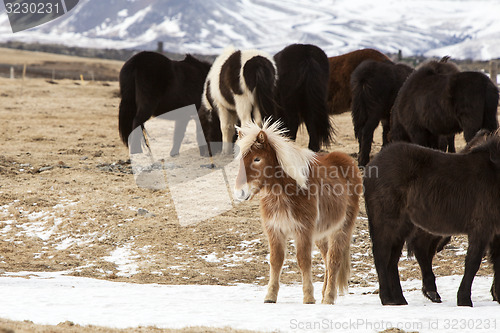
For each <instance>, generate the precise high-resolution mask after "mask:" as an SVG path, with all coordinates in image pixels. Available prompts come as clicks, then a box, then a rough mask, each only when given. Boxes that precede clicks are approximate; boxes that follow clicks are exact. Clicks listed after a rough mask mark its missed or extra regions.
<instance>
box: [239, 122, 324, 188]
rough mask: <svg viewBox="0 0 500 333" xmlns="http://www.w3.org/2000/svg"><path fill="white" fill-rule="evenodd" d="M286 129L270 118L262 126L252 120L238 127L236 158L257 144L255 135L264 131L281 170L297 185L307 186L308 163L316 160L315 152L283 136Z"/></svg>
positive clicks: (242, 155)
mask: <svg viewBox="0 0 500 333" xmlns="http://www.w3.org/2000/svg"><path fill="white" fill-rule="evenodd" d="M287 131H288V130H286V129H283V124H282V123H281V121H275V122H272V121H271V119H270V118H268V119H266V121H265V122H264V124H263V125H262V128H261V127H260V126H258V125H257V124H255V123H254V122H252V123H248V124H246V125H245V126H244V127H241V128H239V127H238V141H237V142H236V145H237V147H238V148H239V152H238V156H237V158H238V159H239V158H242V157H244V156H245V155H246V154H248V152H250V150H252V147H254V145H256V144H258V142H257V136H258V135H259V133H260V132H264V133H265V134H266V136H267V140H268V142H269V144H270V146H271V147H272V148H273V149H274V151H275V153H276V158H277V160H278V163H279V165H280V167H281V168H282V169H283V171H284V172H285V173H286V174H287V175H288V176H290V177H291V178H292V179H294V180H295V181H296V182H297V184H298V185H299V187H302V188H305V187H306V186H307V179H308V178H309V170H310V165H311V163H313V162H314V161H315V160H316V153H314V152H313V151H311V150H309V149H307V148H302V147H299V146H298V145H297V144H296V143H295V142H293V141H291V140H290V139H289V138H288V137H286V136H285V133H286V132H287Z"/></svg>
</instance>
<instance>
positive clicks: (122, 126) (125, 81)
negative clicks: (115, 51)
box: [118, 62, 137, 147]
mask: <svg viewBox="0 0 500 333" xmlns="http://www.w3.org/2000/svg"><path fill="white" fill-rule="evenodd" d="M134 72H135V71H134V66H133V64H132V63H130V62H127V63H126V64H125V65H124V66H123V68H122V69H121V71H120V94H121V97H122V99H121V101H120V111H119V113H118V130H119V132H120V137H121V139H122V141H123V143H124V144H125V145H126V146H127V147H128V137H129V135H130V133H132V130H133V128H132V126H133V122H134V117H135V115H136V112H137V105H136V101H135V73H134Z"/></svg>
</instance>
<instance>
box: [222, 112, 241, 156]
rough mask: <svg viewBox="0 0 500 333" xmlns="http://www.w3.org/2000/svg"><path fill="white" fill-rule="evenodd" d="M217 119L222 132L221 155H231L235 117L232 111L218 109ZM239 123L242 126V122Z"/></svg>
mask: <svg viewBox="0 0 500 333" xmlns="http://www.w3.org/2000/svg"><path fill="white" fill-rule="evenodd" d="M219 118H220V129H221V132H222V154H224V155H231V154H232V152H233V149H232V142H233V136H234V133H235V131H236V129H235V127H234V126H235V125H236V120H237V119H236V118H237V115H236V113H235V112H233V111H230V110H227V109H225V108H223V107H220V108H219ZM241 123H242V124H243V121H242V122H241Z"/></svg>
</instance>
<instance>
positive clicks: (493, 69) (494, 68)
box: [490, 60, 498, 84]
mask: <svg viewBox="0 0 500 333" xmlns="http://www.w3.org/2000/svg"><path fill="white" fill-rule="evenodd" d="M497 76H498V64H497V62H496V61H495V60H491V61H490V79H491V81H493V83H494V84H498V82H497Z"/></svg>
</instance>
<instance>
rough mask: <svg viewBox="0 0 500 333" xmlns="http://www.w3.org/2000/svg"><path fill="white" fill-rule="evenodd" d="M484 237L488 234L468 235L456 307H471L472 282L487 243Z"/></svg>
mask: <svg viewBox="0 0 500 333" xmlns="http://www.w3.org/2000/svg"><path fill="white" fill-rule="evenodd" d="M485 235H486V236H485ZM485 237H489V235H488V232H484V234H482V235H477V234H474V235H469V248H468V249H467V255H466V256H465V271H464V277H463V278H462V282H461V283H460V287H459V288H458V293H457V305H458V306H472V299H471V288H472V281H473V280H474V277H475V276H476V273H477V271H478V270H479V266H480V265H481V260H482V258H483V255H484V252H485V249H486V245H487V244H488V241H489V240H488V239H485Z"/></svg>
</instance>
